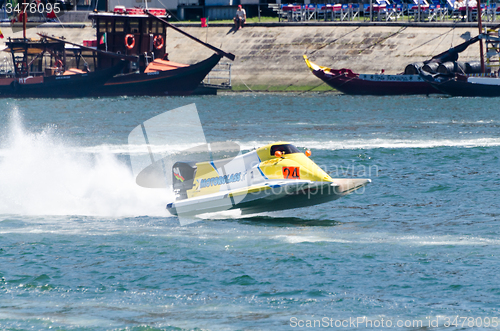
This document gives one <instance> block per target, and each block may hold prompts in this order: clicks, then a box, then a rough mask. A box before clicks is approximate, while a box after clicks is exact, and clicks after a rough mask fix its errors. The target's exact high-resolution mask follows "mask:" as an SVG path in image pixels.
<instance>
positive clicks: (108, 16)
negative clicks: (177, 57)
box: [0, 7, 235, 97]
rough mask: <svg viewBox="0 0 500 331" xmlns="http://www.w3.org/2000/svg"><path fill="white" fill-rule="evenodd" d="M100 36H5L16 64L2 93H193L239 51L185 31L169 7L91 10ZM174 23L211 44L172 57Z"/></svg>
mask: <svg viewBox="0 0 500 331" xmlns="http://www.w3.org/2000/svg"><path fill="white" fill-rule="evenodd" d="M89 16H90V18H91V19H93V21H94V23H95V27H96V29H97V31H96V35H97V40H93V41H85V42H84V44H83V45H80V44H76V43H72V42H69V41H67V40H64V39H63V38H56V37H53V36H48V35H44V34H39V35H40V37H41V38H40V39H36V40H35V39H30V38H26V29H25V25H26V24H25V22H26V19H25V20H24V25H23V26H24V29H23V31H24V32H23V38H17V39H12V38H9V40H8V41H7V42H6V45H7V49H6V51H8V52H10V53H11V54H12V69H11V70H6V71H5V72H3V71H2V73H0V97H85V96H94V97H96V96H97V97H98V96H142V95H147V96H165V95H189V94H192V93H193V91H195V90H196V89H197V88H198V86H199V85H200V83H201V82H202V81H203V79H204V78H205V76H207V74H208V73H209V72H210V71H211V70H212V68H213V67H214V66H215V65H217V63H218V62H219V60H220V59H221V58H222V57H223V56H225V57H227V58H229V59H231V60H234V58H235V56H234V55H233V54H230V53H226V52H224V51H222V50H220V49H218V48H216V47H214V46H212V45H209V44H206V43H204V42H202V41H200V40H199V39H197V38H195V37H193V36H191V35H189V34H187V33H185V32H184V31H182V30H180V29H178V28H177V27H175V26H173V25H172V24H170V23H168V22H167V21H166V18H167V15H166V11H165V9H149V10H143V9H137V8H134V9H127V8H124V7H123V8H121V7H119V8H115V11H114V12H112V13H108V12H104V13H99V12H93V13H91V14H90V15H89ZM167 27H170V28H172V29H175V30H176V31H178V32H179V33H182V34H184V35H186V36H187V37H189V38H191V39H194V40H195V41H196V42H199V43H201V44H203V45H205V46H206V47H208V48H210V49H212V50H213V51H214V52H215V54H213V55H212V56H210V57H209V58H207V59H205V60H203V61H200V62H198V63H195V64H183V63H176V62H173V61H170V60H169V59H168V55H167V53H166V50H165V47H166V42H165V41H166V29H167Z"/></svg>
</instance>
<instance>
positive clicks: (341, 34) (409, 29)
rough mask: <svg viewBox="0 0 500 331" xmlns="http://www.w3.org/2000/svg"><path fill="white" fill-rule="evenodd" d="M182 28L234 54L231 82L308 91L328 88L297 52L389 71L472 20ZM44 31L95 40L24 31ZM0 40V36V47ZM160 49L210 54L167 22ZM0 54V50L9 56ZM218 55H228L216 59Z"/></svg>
mask: <svg viewBox="0 0 500 331" xmlns="http://www.w3.org/2000/svg"><path fill="white" fill-rule="evenodd" d="M178 26H179V27H181V28H183V30H184V31H186V32H188V33H190V34H192V35H194V36H196V37H197V38H199V39H200V40H202V41H205V42H208V43H210V44H212V45H214V46H216V47H219V48H221V49H223V50H225V51H226V52H231V53H233V54H235V55H236V60H235V61H234V62H233V65H232V85H233V89H234V90H236V91H238V90H253V91H309V90H314V91H316V90H329V89H330V88H329V87H328V86H326V85H325V84H322V82H321V81H320V80H319V79H317V78H316V77H314V76H313V75H312V74H311V72H310V71H309V69H308V68H307V66H306V65H305V63H304V60H303V55H307V56H308V57H309V58H310V59H311V60H312V61H313V62H315V63H317V64H319V65H323V66H328V67H332V68H338V69H340V68H350V69H352V70H353V71H354V72H358V73H380V72H381V70H382V69H383V70H385V73H387V74H396V73H400V72H403V71H404V68H405V67H406V65H407V64H409V63H413V62H420V61H424V60H427V59H429V58H430V57H432V56H434V55H436V54H438V53H440V52H443V51H445V50H447V49H449V48H450V47H452V46H456V45H458V44H460V43H462V42H463V41H464V40H465V39H464V38H467V36H475V35H477V33H478V30H477V27H475V26H474V25H473V24H460V23H457V24H453V23H408V22H391V23H386V24H377V23H370V22H366V23H364V22H359V23H352V22H346V23H343V24H342V23H322V22H318V23H304V24H293V23H267V24H257V23H256V24H249V25H248V26H246V27H245V28H244V29H242V30H239V31H233V30H232V27H231V25H230V24H210V26H209V27H208V28H202V27H199V26H198V25H197V24H196V25H195V24H179V25H178ZM0 29H1V30H2V32H3V34H4V36H5V37H6V38H8V37H22V32H20V31H17V32H13V31H12V29H11V28H10V27H9V26H8V25H2V26H0ZM37 32H44V33H47V34H49V35H54V36H57V37H60V36H64V37H65V38H66V39H67V40H69V41H72V42H75V43H82V41H83V40H92V39H95V38H96V37H95V30H94V29H93V28H92V26H91V24H89V23H85V24H82V23H73V24H71V23H67V24H64V26H61V25H60V24H51V25H39V26H36V27H31V28H29V29H28V30H27V35H28V37H31V38H37V37H38V36H37V35H36V33H37ZM5 40H6V39H0V48H2V49H3V48H4V46H5V44H4V43H3V42H4V41H5ZM166 45H167V52H168V53H169V57H170V60H172V61H175V62H181V63H195V62H197V61H200V60H202V59H204V58H206V57H208V56H210V55H211V54H212V51H211V50H209V49H207V48H205V47H204V46H202V45H200V44H198V43H196V42H194V41H193V40H191V39H189V38H186V37H185V36H183V35H181V34H179V33H178V32H175V31H173V30H172V29H168V31H167V41H166ZM9 56H10V54H8V53H4V54H3V56H0V61H3V57H9ZM478 58H479V46H478V44H476V45H472V46H471V47H469V48H468V49H467V50H466V51H465V52H463V53H462V54H461V55H460V60H462V61H475V60H476V61H477V60H478ZM222 61H223V62H229V60H228V59H223V60H222Z"/></svg>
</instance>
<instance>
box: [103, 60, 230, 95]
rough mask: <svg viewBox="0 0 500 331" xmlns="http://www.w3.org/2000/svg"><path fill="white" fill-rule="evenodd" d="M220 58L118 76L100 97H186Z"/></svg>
mask: <svg viewBox="0 0 500 331" xmlns="http://www.w3.org/2000/svg"><path fill="white" fill-rule="evenodd" d="M220 58H221V56H220V55H217V54H214V55H212V56H211V57H209V58H208V59H206V60H204V61H201V62H199V63H196V64H193V65H190V66H186V67H181V68H176V69H172V70H158V71H151V72H143V73H130V74H124V75H118V76H115V77H113V78H112V79H110V80H109V81H108V82H107V83H106V84H105V85H104V86H103V87H102V88H101V89H100V90H99V91H98V94H99V95H103V96H121V95H127V96H165V95H190V94H192V93H193V91H194V90H196V88H197V87H198V85H199V84H200V82H201V81H202V80H203V79H204V78H205V76H206V75H208V73H209V72H210V71H211V70H212V68H213V67H214V66H216V65H217V63H218V62H219V60H220Z"/></svg>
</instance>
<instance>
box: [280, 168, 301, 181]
mask: <svg viewBox="0 0 500 331" xmlns="http://www.w3.org/2000/svg"><path fill="white" fill-rule="evenodd" d="M283 178H284V179H300V168H299V167H283Z"/></svg>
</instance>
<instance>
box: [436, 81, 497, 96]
mask: <svg viewBox="0 0 500 331" xmlns="http://www.w3.org/2000/svg"><path fill="white" fill-rule="evenodd" d="M469 79H470V78H469ZM481 80H482V82H471V81H466V80H457V79H456V78H453V79H450V80H447V81H444V82H442V83H431V84H432V85H433V86H434V87H435V88H437V89H439V90H440V91H442V92H443V93H445V94H449V95H451V96H455V97H500V78H482V79H481Z"/></svg>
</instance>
